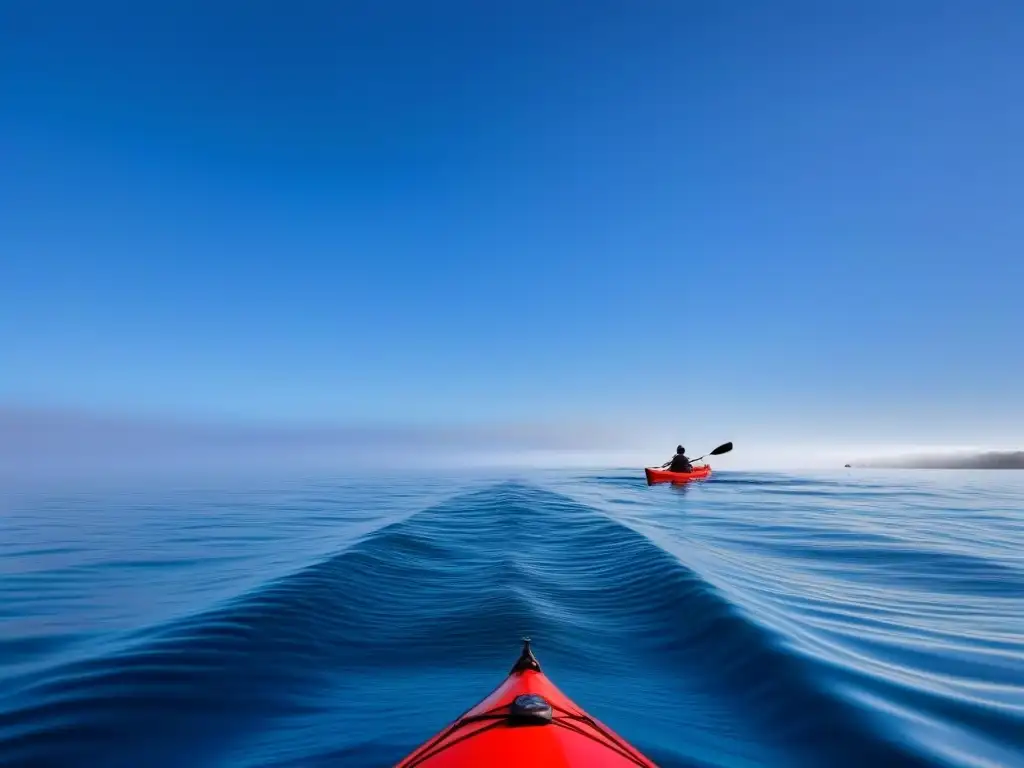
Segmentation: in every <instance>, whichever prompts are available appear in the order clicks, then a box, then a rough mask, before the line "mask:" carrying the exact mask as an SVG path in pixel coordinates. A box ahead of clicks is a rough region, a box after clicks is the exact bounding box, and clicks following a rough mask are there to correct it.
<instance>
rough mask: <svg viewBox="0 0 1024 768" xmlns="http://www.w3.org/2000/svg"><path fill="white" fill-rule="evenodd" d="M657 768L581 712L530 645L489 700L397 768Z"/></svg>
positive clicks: (524, 644) (461, 718)
mask: <svg viewBox="0 0 1024 768" xmlns="http://www.w3.org/2000/svg"><path fill="white" fill-rule="evenodd" d="M527 765H528V766H531V767H532V768H635V766H643V768H656V766H655V764H654V763H652V762H651V761H650V760H648V759H647V758H646V757H644V756H643V755H642V754H640V753H639V752H637V751H636V749H634V748H633V747H632V746H630V745H629V744H628V743H627V742H626V741H624V740H623V739H622V738H621V737H620V736H618V735H617V734H615V733H614V732H613V731H612V730H611V729H610V728H608V727H607V726H605V725H603V724H602V723H600V722H598V721H597V720H595V719H594V718H592V717H591V716H590V715H588V714H587V713H586V712H584V711H583V710H582V709H580V708H579V707H578V706H576V705H575V704H574V703H573V702H572V701H571V700H570V699H569V698H568V697H567V696H566V695H565V694H564V693H562V692H561V691H560V690H558V688H556V687H555V684H554V683H552V682H551V681H550V680H548V678H547V677H546V676H545V675H544V673H543V672H542V671H541V669H540V664H539V663H538V662H537V659H536V657H535V656H534V655H533V651H532V650H531V649H530V640H529V639H528V638H527V639H526V640H525V641H524V642H523V652H522V655H520V657H519V660H518V661H517V662H516V663H515V666H513V667H512V671H511V672H510V673H509V676H508V677H507V678H506V679H505V682H503V683H502V684H501V685H499V686H498V687H497V688H496V689H495V690H494V691H493V692H492V693H491V694H490V695H489V696H488V697H487V698H485V699H484V700H483V701H481V702H480V703H479V704H477V705H476V706H475V707H473V708H472V709H470V710H469V711H468V712H466V713H465V714H464V715H462V717H460V718H459V719H458V720H456V721H455V722H454V723H452V724H451V725H449V726H448V727H447V728H445V729H444V730H443V731H441V732H440V733H439V734H437V736H435V737H434V738H432V739H430V740H429V741H427V742H426V743H424V744H422V745H421V746H420V747H418V748H417V749H416V750H415V751H413V752H412V754H410V755H409V756H408V757H406V758H405V759H404V760H402V761H401V762H400V763H398V765H397V766H396V768H513V766H515V767H516V768H521V767H522V766H527Z"/></svg>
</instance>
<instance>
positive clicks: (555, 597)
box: [0, 479, 927, 766]
mask: <svg viewBox="0 0 1024 768" xmlns="http://www.w3.org/2000/svg"><path fill="white" fill-rule="evenodd" d="M631 482H632V485H631V486H629V489H628V490H629V493H633V492H634V491H635V492H636V493H637V494H639V493H641V491H640V486H643V485H644V484H643V480H642V479H640V480H632V481H631ZM711 487H712V486H711V485H709V486H708V488H709V489H710V488H711ZM725 487H728V485H726V486H725ZM646 491H648V489H647V488H646V487H644V488H643V492H646ZM623 494H624V495H623V496H622V499H623V503H624V504H625V503H626V501H629V500H631V499H633V497H632V496H630V495H629V494H628V493H626V491H625V490H624V491H623ZM658 498H659V499H663V498H668V499H669V503H678V504H684V503H687V501H688V499H689V498H691V497H683V496H681V495H679V494H672V495H671V496H667V497H666V495H665V494H658ZM630 503H631V504H632V503H633V502H632V501H630ZM660 503H665V502H660ZM624 508H625V507H624ZM620 517H621V513H620V511H619V510H618V509H616V508H612V507H608V506H605V505H602V504H600V503H598V502H596V501H595V502H594V503H588V502H586V501H583V500H580V498H576V497H574V496H572V495H570V494H567V493H561V492H556V491H553V490H551V489H548V488H544V487H540V486H538V485H533V484H527V483H523V482H506V483H500V484H496V485H490V486H486V487H483V488H480V489H478V490H475V491H472V492H466V493H458V494H456V495H453V496H451V497H450V498H448V499H447V500H445V501H443V502H441V503H438V504H434V505H431V506H429V507H427V508H425V509H421V510H418V511H414V512H412V513H410V514H409V515H407V516H405V517H404V518H402V519H400V520H398V521H395V522H389V523H388V524H386V525H382V526H380V527H377V528H375V529H373V530H371V531H370V532H368V533H366V534H365V535H362V536H361V537H360V538H359V539H358V540H356V541H354V542H352V543H351V544H350V545H348V546H345V547H344V548H343V549H341V550H340V551H337V552H335V553H334V554H332V555H331V556H329V557H327V558H325V559H323V560H320V561H318V562H314V563H311V564H310V565H308V566H307V567H304V568H301V569H299V570H296V571H294V572H292V573H289V574H287V575H285V576H284V577H282V578H277V579H273V580H270V581H268V582H266V583H265V584H263V585H261V586H260V587H258V588H257V589H255V590H251V591H248V592H246V593H244V594H240V595H238V596H237V597H235V598H233V599H231V600H229V601H227V602H225V603H223V604H221V605H216V606H210V607H209V608H208V609H207V610H204V611H199V612H196V613H194V614H192V615H189V616H186V617H184V618H181V619H178V620H174V621H170V622H165V623H161V624H157V625H154V626H150V627H146V628H143V629H140V630H138V631H133V632H129V633H125V634H123V635H120V636H115V637H111V638H108V639H107V640H106V641H105V642H104V643H102V644H96V645H94V646H92V647H91V649H90V650H89V653H88V654H87V655H83V656H81V657H79V658H77V659H71V660H67V661H61V662H59V663H56V664H52V665H49V666H46V667H43V668H40V669H37V670H35V671H33V672H31V673H27V674H24V675H21V676H19V677H18V678H16V679H12V680H9V681H8V682H7V683H6V685H5V697H4V699H3V701H2V702H0V763H2V764H4V765H11V766H19V765H26V766H27V765H35V764H60V763H64V764H75V763H78V764H103V765H124V766H128V765H141V764H146V765H157V766H159V765H167V766H171V765H182V764H184V762H183V757H182V753H181V752H179V751H178V750H180V749H181V744H180V741H181V738H182V737H181V734H189V739H190V744H191V746H190V747H189V754H190V756H191V757H193V758H194V759H193V761H192V762H191V763H190V764H203V763H214V762H216V763H217V764H224V765H232V766H235V765H238V766H248V765H266V764H267V762H266V759H265V758H266V754H267V749H269V747H268V746H267V745H268V744H272V745H273V750H274V751H275V754H278V755H279V756H280V757H279V760H278V763H275V764H280V765H287V764H302V765H335V764H344V765H354V766H370V765H394V764H396V763H397V762H398V761H399V760H401V759H402V758H403V757H405V756H406V755H409V754H410V753H411V752H412V751H413V750H414V749H415V748H416V747H417V745H421V744H423V743H424V742H426V741H427V740H428V739H430V738H431V737H432V736H433V735H435V734H438V733H439V732H441V731H442V729H444V728H445V726H446V725H447V724H449V723H451V722H452V721H453V720H454V719H455V718H456V717H457V716H458V715H459V714H460V713H461V712H463V711H465V710H466V709H467V707H469V706H471V705H472V704H474V703H475V702H478V701H480V699H481V698H482V697H483V696H484V695H485V694H486V692H487V691H489V690H491V689H492V688H493V687H494V685H495V683H497V682H499V679H500V677H501V675H503V674H504V673H506V672H507V671H508V665H509V661H510V659H509V652H510V648H512V647H514V643H515V642H516V640H517V639H518V638H520V637H522V636H530V637H532V638H533V639H534V641H535V643H536V644H537V647H538V648H542V649H543V653H542V656H543V662H544V671H545V672H546V673H548V674H549V675H550V677H551V679H552V680H553V681H555V682H556V683H557V685H558V686H559V688H560V689H561V690H562V691H564V693H565V694H566V695H567V696H568V697H570V698H571V699H572V701H573V702H575V703H576V704H577V705H578V706H579V707H580V708H581V709H582V710H585V712H586V713H587V714H588V715H590V716H593V717H594V718H596V719H597V720H598V721H600V722H601V723H603V724H605V725H607V727H608V728H610V729H611V730H613V731H614V732H615V733H616V734H618V735H619V736H620V737H622V739H623V740H625V741H626V742H628V743H629V744H630V745H632V747H634V748H636V749H637V750H638V751H639V752H640V753H642V754H643V755H645V756H646V758H648V759H650V760H651V761H652V762H654V763H656V764H658V765H661V766H711V765H730V766H748V765H749V766H754V765H798V764H807V765H814V764H826V763H827V764H829V765H850V766H853V765H864V764H871V763H876V764H886V765H916V764H921V765H924V764H927V761H925V760H923V759H922V758H920V757H919V756H917V755H915V754H914V753H913V752H911V751H908V750H907V749H906V748H905V747H904V746H903V745H901V744H899V743H898V739H896V738H894V737H893V736H892V735H890V734H887V733H886V732H884V730H881V729H879V728H878V727H877V725H876V724H875V723H874V722H873V721H872V720H871V719H870V718H868V717H866V716H865V715H864V714H863V712H862V711H861V710H859V709H858V708H857V707H856V706H854V705H853V704H852V703H851V700H850V699H849V698H848V697H845V696H840V695H837V694H836V692H835V687H834V683H835V680H836V679H837V678H838V677H839V676H838V675H837V672H836V670H834V669H832V668H830V667H829V666H828V665H825V664H823V663H822V662H821V660H819V659H815V658H812V657H810V656H808V655H806V654H803V653H800V652H798V651H797V649H795V648H794V647H793V646H792V644H790V643H789V642H787V641H786V639H785V638H784V637H783V636H782V635H780V634H778V633H777V632H776V631H775V630H774V629H772V628H771V627H770V626H769V625H768V624H766V623H765V622H764V621H762V620H761V618H760V617H759V616H757V615H756V613H755V612H752V611H751V610H750V609H749V608H748V607H746V606H744V605H743V604H742V603H740V602H737V601H735V600H734V599H733V597H732V592H731V591H730V590H729V589H723V588H722V585H720V584H719V583H717V576H716V574H715V573H714V572H713V571H708V570H707V569H706V568H705V567H704V564H705V562H706V559H707V558H708V557H709V556H710V554H709V552H708V551H706V550H704V549H702V547H703V546H704V545H703V544H702V542H701V539H700V537H699V536H696V535H688V534H687V532H686V528H679V527H677V528H676V529H674V530H677V531H679V532H680V533H679V536H680V537H681V538H679V539H678V540H677V541H676V544H675V545H673V546H671V547H670V546H668V545H666V544H665V543H664V542H661V541H659V540H658V539H657V537H655V536H653V535H649V534H648V533H645V532H644V529H643V528H642V526H636V525H633V524H631V523H630V524H627V523H625V522H623V520H625V519H626V518H625V517H622V518H621V519H620ZM846 674H847V675H848V674H849V673H848V672H847V673H846ZM362 732H366V733H373V734H376V735H375V737H374V738H372V739H364V740H360V739H359V737H358V734H360V733H362ZM339 735H341V736H342V737H343V739H344V743H343V744H340V745H339V746H338V747H337V748H333V749H332V748H331V747H330V744H331V743H332V742H331V740H332V739H335V740H337V739H338V738H339ZM311 739H312V743H316V744H318V745H327V746H325V747H320V748H319V751H317V752H315V753H311V752H310V751H309V749H310V743H311ZM289 755H294V756H295V760H294V762H289V760H290V758H289ZM300 756H301V759H300Z"/></svg>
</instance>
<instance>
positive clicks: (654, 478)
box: [644, 464, 711, 484]
mask: <svg viewBox="0 0 1024 768" xmlns="http://www.w3.org/2000/svg"><path fill="white" fill-rule="evenodd" d="M644 473H645V474H646V475H647V483H648V484H651V483H688V482H690V481H691V480H703V479H704V478H705V477H707V476H708V475H710V474H711V467H709V466H707V465H706V464H705V465H703V466H700V467H694V468H693V471H692V472H669V471H668V470H667V469H662V468H661V467H644Z"/></svg>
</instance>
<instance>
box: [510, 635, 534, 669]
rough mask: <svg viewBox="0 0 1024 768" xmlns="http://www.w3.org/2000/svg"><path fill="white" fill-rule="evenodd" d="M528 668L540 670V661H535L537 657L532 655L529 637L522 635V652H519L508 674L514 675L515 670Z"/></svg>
mask: <svg viewBox="0 0 1024 768" xmlns="http://www.w3.org/2000/svg"><path fill="white" fill-rule="evenodd" d="M528 669H532V670H533V671H534V672H540V662H539V661H537V657H536V656H534V655H533V650H532V649H531V648H530V638H528V637H524V638H523V652H522V653H521V654H519V660H518V661H516V663H515V666H513V667H512V671H511V672H509V674H510V675H514V674H515V673H516V672H525V671H526V670H528Z"/></svg>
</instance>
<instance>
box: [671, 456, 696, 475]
mask: <svg viewBox="0 0 1024 768" xmlns="http://www.w3.org/2000/svg"><path fill="white" fill-rule="evenodd" d="M668 471H669V472H692V471H693V465H692V464H691V463H690V460H689V459H688V458H686V454H684V453H677V454H676V455H675V456H673V457H672V461H671V462H669V467H668Z"/></svg>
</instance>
